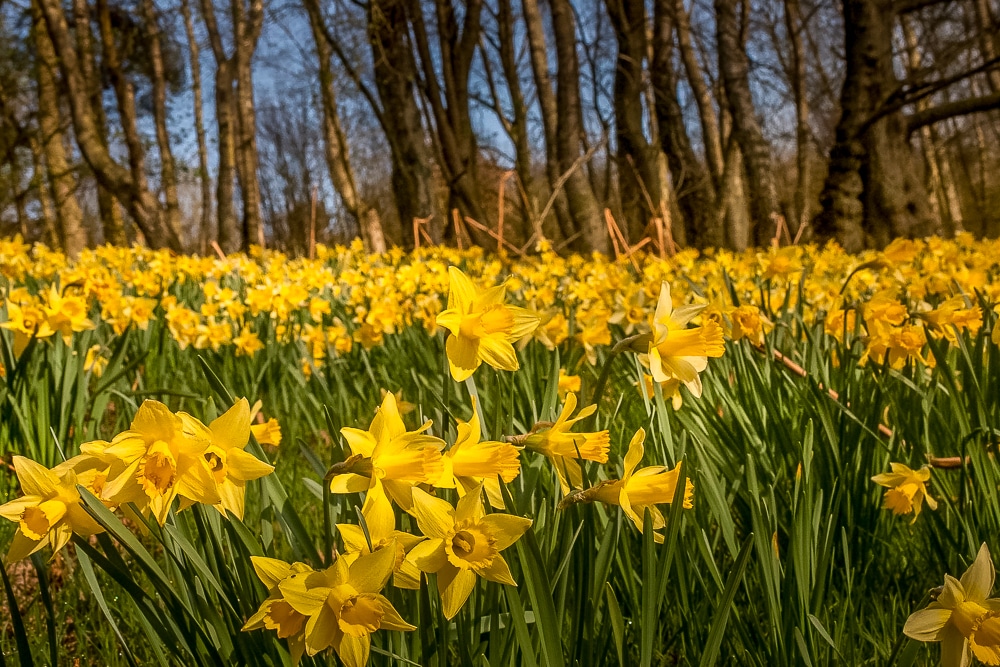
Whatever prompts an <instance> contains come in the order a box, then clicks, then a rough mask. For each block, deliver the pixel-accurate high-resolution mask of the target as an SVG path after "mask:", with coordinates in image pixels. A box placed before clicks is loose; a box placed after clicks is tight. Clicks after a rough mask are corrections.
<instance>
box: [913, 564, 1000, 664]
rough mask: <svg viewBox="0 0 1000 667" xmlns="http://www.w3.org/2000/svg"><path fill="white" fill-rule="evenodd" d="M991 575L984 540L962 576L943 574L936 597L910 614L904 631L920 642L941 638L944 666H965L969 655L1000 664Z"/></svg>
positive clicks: (999, 625)
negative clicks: (942, 585) (974, 558)
mask: <svg viewBox="0 0 1000 667" xmlns="http://www.w3.org/2000/svg"><path fill="white" fill-rule="evenodd" d="M994 576H995V573H994V569H993V560H992V558H990V550H989V549H988V548H987V547H986V545H985V544H983V545H982V546H981V547H980V548H979V554H978V555H977V556H976V560H975V561H973V563H972V565H971V566H970V567H969V569H968V570H966V571H965V574H963V575H962V578H961V579H955V577H953V576H951V575H949V574H946V575H944V587H943V588H942V589H941V592H940V593H939V594H938V596H937V600H935V601H934V602H931V603H930V604H929V605H927V607H926V608H924V609H921V610H920V611H917V612H914V613H913V614H911V615H910V617H909V618H908V619H906V624H905V625H904V626H903V634H905V635H906V636H907V637H909V638H910V639H915V640H916V641H920V642H941V665H942V666H943V667H967V666H968V665H970V664H971V663H972V657H971V656H975V657H976V659H978V660H980V661H981V662H982V663H984V664H987V665H1000V600H998V599H995V598H989V597H988V596H989V594H990V592H991V591H992V590H993V579H994Z"/></svg>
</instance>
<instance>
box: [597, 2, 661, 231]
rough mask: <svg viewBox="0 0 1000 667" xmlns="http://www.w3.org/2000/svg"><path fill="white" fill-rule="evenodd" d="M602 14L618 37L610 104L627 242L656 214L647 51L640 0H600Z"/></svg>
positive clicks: (657, 184)
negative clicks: (645, 95)
mask: <svg viewBox="0 0 1000 667" xmlns="http://www.w3.org/2000/svg"><path fill="white" fill-rule="evenodd" d="M606 5H607V9H608V15H609V16H610V17H611V25H612V26H613V27H614V31H615V36H616V37H617V39H618V57H617V60H616V66H615V83H614V110H615V134H616V139H617V143H618V183H619V190H620V196H621V202H622V214H623V215H624V217H625V220H626V222H627V224H628V227H629V229H630V230H631V234H632V236H633V239H632V240H633V242H634V241H637V240H638V237H639V236H641V235H642V234H643V231H644V229H645V228H646V226H647V225H648V224H649V222H650V221H651V219H652V218H654V217H657V216H658V215H659V209H660V196H661V194H660V179H659V177H658V174H657V159H658V154H659V151H658V149H657V148H656V147H655V146H653V145H651V144H650V142H649V140H648V139H647V138H646V130H645V127H646V126H647V122H646V118H645V114H644V112H643V111H644V110H643V104H642V102H643V93H644V91H645V88H646V86H645V81H644V78H645V77H644V72H645V68H644V67H643V64H644V61H645V58H646V54H647V51H648V43H647V35H646V8H645V3H644V2H643V0H606Z"/></svg>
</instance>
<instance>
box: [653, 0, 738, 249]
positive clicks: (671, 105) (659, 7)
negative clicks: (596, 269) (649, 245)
mask: <svg viewBox="0 0 1000 667" xmlns="http://www.w3.org/2000/svg"><path fill="white" fill-rule="evenodd" d="M673 15H674V11H673V0H656V1H655V2H654V4H653V56H652V60H651V62H650V67H649V70H650V75H651V77H652V83H653V91H654V95H655V105H654V106H655V111H656V120H657V125H658V127H659V133H660V144H661V146H662V147H663V152H664V154H665V155H666V158H667V164H668V166H669V167H670V173H671V177H672V179H673V186H674V192H675V193H676V199H677V207H678V209H679V210H680V213H681V215H682V216H683V227H684V232H685V233H684V237H685V239H686V241H687V243H688V244H689V245H692V246H695V247H698V248H706V247H719V246H722V244H723V243H724V236H723V229H722V224H721V220H720V219H719V216H718V215H717V208H718V207H717V205H716V192H715V187H714V185H713V179H712V178H711V176H710V175H709V173H708V172H707V171H706V170H705V168H704V167H703V166H702V164H701V162H700V160H699V159H698V156H697V154H696V153H695V151H694V148H693V146H692V145H691V139H690V137H689V136H688V133H687V127H686V125H685V122H684V112H683V110H682V109H681V105H680V102H679V101H678V99H677V76H676V73H675V72H674V65H673V32H674V21H673ZM698 77H701V72H700V69H699V71H698ZM712 115H713V116H714V111H713V112H712ZM712 122H713V123H716V121H715V120H713V121H712ZM716 128H717V125H716ZM719 161H720V162H721V161H722V158H721V157H720V158H719Z"/></svg>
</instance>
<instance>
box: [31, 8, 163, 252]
mask: <svg viewBox="0 0 1000 667" xmlns="http://www.w3.org/2000/svg"><path fill="white" fill-rule="evenodd" d="M38 2H39V4H40V6H41V8H42V11H43V14H44V16H45V24H46V27H47V28H48V32H49V35H50V36H51V38H52V43H53V46H54V47H55V53H56V57H57V58H58V60H59V69H60V72H61V74H62V79H63V83H64V85H65V87H66V90H67V98H68V100H69V106H70V109H71V111H72V116H73V130H74V135H75V137H76V142H77V145H78V146H79V147H80V152H81V153H82V154H83V157H84V159H85V160H86V161H87V164H88V165H90V169H91V171H92V172H93V173H94V176H95V177H96V178H97V180H98V181H99V182H100V183H101V185H102V186H103V187H105V188H106V189H108V190H109V191H110V192H111V193H112V194H113V195H114V196H115V198H117V199H118V200H119V201H120V202H122V204H124V206H125V208H126V209H127V210H128V211H129V213H130V214H131V216H132V219H133V220H134V221H135V223H136V226H138V227H139V230H140V231H141V232H142V234H143V236H144V237H145V239H146V242H147V243H149V244H150V245H151V246H153V247H164V246H165V247H169V248H171V249H173V250H176V251H180V250H181V240H180V238H179V237H178V236H177V235H176V234H175V233H174V231H173V229H171V228H170V226H169V225H167V224H166V222H165V221H164V219H163V216H162V211H161V210H160V206H159V203H158V202H157V200H156V197H155V196H153V195H152V193H150V192H149V190H148V189H147V188H146V187H145V182H144V181H140V180H138V179H136V178H134V177H133V173H131V172H130V170H128V169H125V168H124V167H122V166H121V165H119V164H118V163H117V162H115V161H114V159H113V158H112V157H111V155H110V153H109V152H108V148H107V146H106V145H105V144H104V143H103V141H102V140H101V137H100V133H99V130H98V128H97V124H96V122H95V120H94V113H93V107H92V105H91V101H90V96H89V91H88V89H87V86H86V83H85V81H84V79H83V75H82V73H81V69H80V64H79V60H78V59H77V54H76V50H75V49H74V47H73V44H72V41H71V38H70V33H69V26H68V25H67V22H66V16H65V14H63V10H62V7H61V6H60V3H59V2H58V0H38Z"/></svg>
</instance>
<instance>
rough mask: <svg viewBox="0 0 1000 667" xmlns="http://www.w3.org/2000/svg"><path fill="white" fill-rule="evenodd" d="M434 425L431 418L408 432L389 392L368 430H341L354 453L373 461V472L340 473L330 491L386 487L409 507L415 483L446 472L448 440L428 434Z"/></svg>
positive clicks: (427, 480)
mask: <svg viewBox="0 0 1000 667" xmlns="http://www.w3.org/2000/svg"><path fill="white" fill-rule="evenodd" d="M430 427H431V422H430V421H427V422H425V423H424V424H423V425H422V426H421V427H420V428H418V429H417V430H416V431H407V430H406V425H405V424H404V423H403V418H402V417H401V416H400V414H399V410H398V409H397V407H396V397H395V396H394V395H393V394H391V393H387V394H386V395H385V398H384V399H382V405H381V407H379V409H378V410H377V411H376V413H375V417H374V419H372V423H371V425H370V426H369V427H368V430H367V431H363V430H361V429H357V428H349V427H345V428H342V429H341V430H340V432H341V434H342V435H343V436H344V439H345V440H347V444H348V445H349V446H350V447H351V452H352V453H353V454H354V456H357V457H360V458H361V459H364V460H366V461H368V462H369V463H370V467H371V471H370V473H369V474H368V475H367V476H364V475H360V474H357V473H354V472H346V473H343V474H336V475H334V476H333V478H332V479H331V481H330V491H332V492H333V493H357V492H359V491H367V490H369V489H372V490H376V489H381V488H384V489H385V491H386V492H387V493H388V494H389V497H391V498H392V499H393V500H394V501H395V502H396V504H397V505H399V506H400V507H402V508H403V509H409V508H410V505H411V500H410V489H412V488H413V485H414V484H432V483H434V482H435V481H436V480H438V479H440V477H441V473H442V471H443V467H442V462H441V450H442V449H444V446H445V442H444V440H441V439H440V438H435V437H434V436H432V435H427V434H426V433H424V431H426V430H427V429H429V428H430ZM376 482H381V485H380V486H377V485H376Z"/></svg>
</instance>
